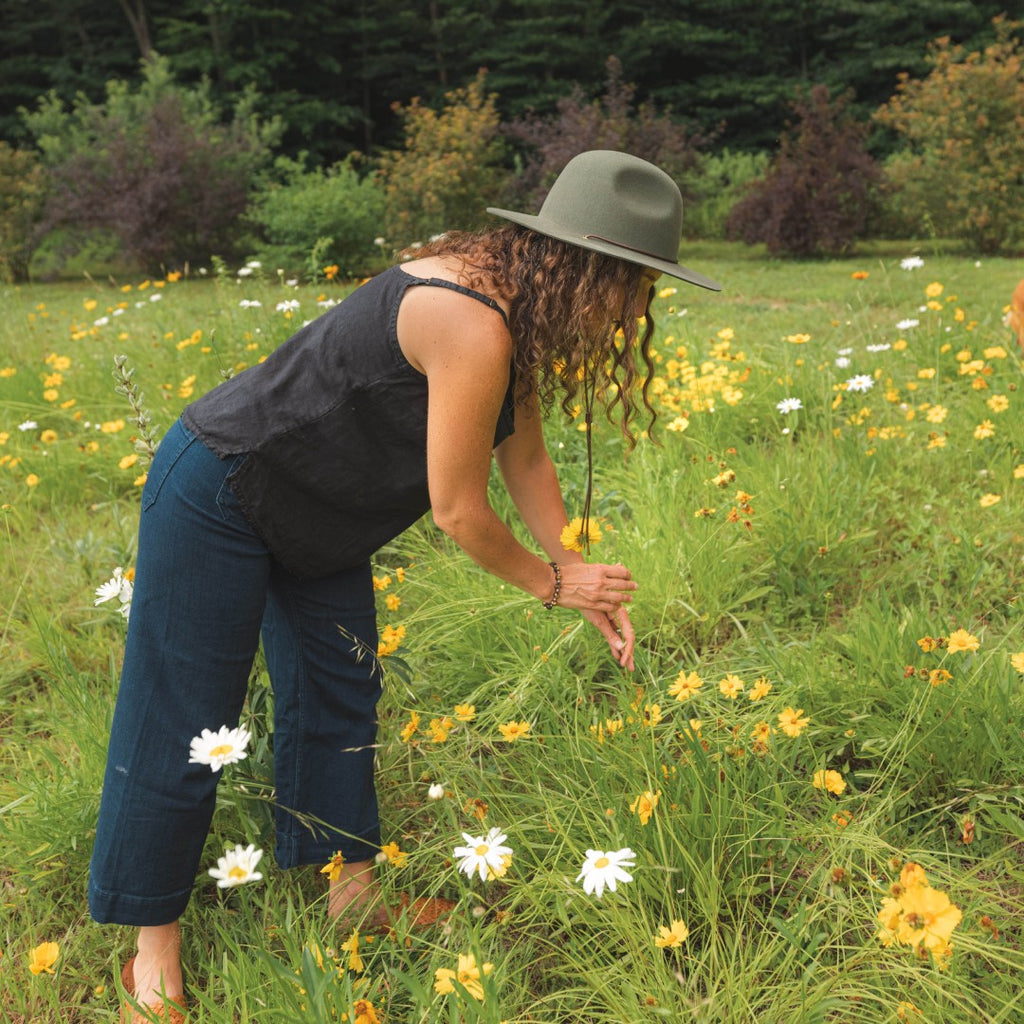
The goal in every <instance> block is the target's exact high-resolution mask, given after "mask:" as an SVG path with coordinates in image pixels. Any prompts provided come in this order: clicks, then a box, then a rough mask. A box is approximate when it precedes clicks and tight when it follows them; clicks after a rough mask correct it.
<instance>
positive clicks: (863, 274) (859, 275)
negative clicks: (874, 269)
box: [850, 270, 869, 281]
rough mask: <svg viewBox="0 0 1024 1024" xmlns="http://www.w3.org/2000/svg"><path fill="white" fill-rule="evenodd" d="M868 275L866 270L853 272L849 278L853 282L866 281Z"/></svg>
mask: <svg viewBox="0 0 1024 1024" xmlns="http://www.w3.org/2000/svg"><path fill="white" fill-rule="evenodd" d="M868 273H869V272H868V271H867V270H855V271H854V272H853V273H852V274H851V275H850V277H852V278H853V279H854V281H866V280H867V278H868Z"/></svg>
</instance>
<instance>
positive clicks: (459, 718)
mask: <svg viewBox="0 0 1024 1024" xmlns="http://www.w3.org/2000/svg"><path fill="white" fill-rule="evenodd" d="M474 718H476V705H474V704H456V705H455V721H456V722H472V721H473V719H474Z"/></svg>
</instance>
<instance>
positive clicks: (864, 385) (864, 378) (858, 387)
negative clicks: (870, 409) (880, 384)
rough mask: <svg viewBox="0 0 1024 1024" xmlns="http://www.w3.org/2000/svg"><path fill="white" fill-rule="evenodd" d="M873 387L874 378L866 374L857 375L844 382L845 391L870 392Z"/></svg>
mask: <svg viewBox="0 0 1024 1024" xmlns="http://www.w3.org/2000/svg"><path fill="white" fill-rule="evenodd" d="M874 386H875V380H874V378H873V377H872V376H871V375H870V374H867V373H858V374H857V376H856V377H851V378H850V379H849V380H848V381H847V382H846V390H847V391H870V390H871V389H872V388H873V387H874Z"/></svg>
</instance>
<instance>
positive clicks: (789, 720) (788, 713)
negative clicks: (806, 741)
mask: <svg viewBox="0 0 1024 1024" xmlns="http://www.w3.org/2000/svg"><path fill="white" fill-rule="evenodd" d="M803 713H804V709H803V708H798V709H797V710H796V711H794V710H793V709H792V708H783V710H782V711H781V712H780V713H779V728H780V729H781V730H782V731H783V732H784V733H785V734H786V735H787V736H794V737H795V736H799V735H800V733H802V732H803V731H804V729H806V728H807V726H809V725H810V724H811V720H810V719H809V718H802V717H801V716H802V715H803Z"/></svg>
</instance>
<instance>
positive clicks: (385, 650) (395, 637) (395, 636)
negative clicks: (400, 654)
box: [377, 626, 405, 658]
mask: <svg viewBox="0 0 1024 1024" xmlns="http://www.w3.org/2000/svg"><path fill="white" fill-rule="evenodd" d="M404 638H405V626H385V627H384V630H383V632H382V633H381V637H380V641H379V642H378V644H377V657H378V658H386V657H387V656H388V655H389V654H394V653H395V651H397V650H398V648H399V647H400V646H401V643H402V640H403V639H404Z"/></svg>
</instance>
